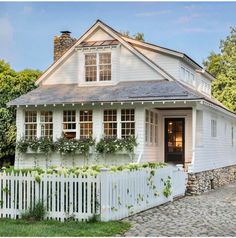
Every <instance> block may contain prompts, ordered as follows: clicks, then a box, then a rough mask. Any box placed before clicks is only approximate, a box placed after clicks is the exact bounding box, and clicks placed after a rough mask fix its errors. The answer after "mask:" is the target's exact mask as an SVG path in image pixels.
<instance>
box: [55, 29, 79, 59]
mask: <svg viewBox="0 0 236 238" xmlns="http://www.w3.org/2000/svg"><path fill="white" fill-rule="evenodd" d="M61 33H62V34H61V35H60V36H55V37H54V62H55V61H57V60H58V59H60V58H61V56H62V55H63V54H64V53H65V52H66V51H67V50H68V49H69V48H70V47H71V46H72V45H74V44H75V42H76V41H77V40H76V39H75V38H72V37H71V36H70V32H69V31H61Z"/></svg>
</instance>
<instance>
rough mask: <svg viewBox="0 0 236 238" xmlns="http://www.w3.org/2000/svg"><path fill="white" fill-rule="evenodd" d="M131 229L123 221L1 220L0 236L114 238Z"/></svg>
mask: <svg viewBox="0 0 236 238" xmlns="http://www.w3.org/2000/svg"><path fill="white" fill-rule="evenodd" d="M129 228H130V224H129V223H126V222H121V221H112V222H93V223H82V222H75V221H68V222H64V223H62V222H58V221H34V222H33V221H26V220H10V219H0V236H114V235H116V234H123V233H124V232H125V231H126V230H128V229H129Z"/></svg>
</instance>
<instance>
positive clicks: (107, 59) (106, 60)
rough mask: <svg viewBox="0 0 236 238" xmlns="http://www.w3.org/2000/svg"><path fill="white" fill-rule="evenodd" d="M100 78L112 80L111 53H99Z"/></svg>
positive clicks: (101, 79)
mask: <svg viewBox="0 0 236 238" xmlns="http://www.w3.org/2000/svg"><path fill="white" fill-rule="evenodd" d="M99 74H100V75H99V80H100V81H108V80H111V53H101V54H99Z"/></svg>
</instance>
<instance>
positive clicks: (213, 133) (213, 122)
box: [211, 119, 217, 137]
mask: <svg viewBox="0 0 236 238" xmlns="http://www.w3.org/2000/svg"><path fill="white" fill-rule="evenodd" d="M216 136H217V121H216V120H213V119H212V120H211V137H216Z"/></svg>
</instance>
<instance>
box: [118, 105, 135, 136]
mask: <svg viewBox="0 0 236 238" xmlns="http://www.w3.org/2000/svg"><path fill="white" fill-rule="evenodd" d="M122 110H134V120H133V121H122V120H121V116H122V113H121V111H122ZM119 111H120V115H119V119H120V122H119V124H120V128H119V131H120V137H118V138H122V124H123V123H134V135H133V136H135V135H136V123H135V121H136V117H135V114H136V113H135V108H121V109H120V110H119Z"/></svg>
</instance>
